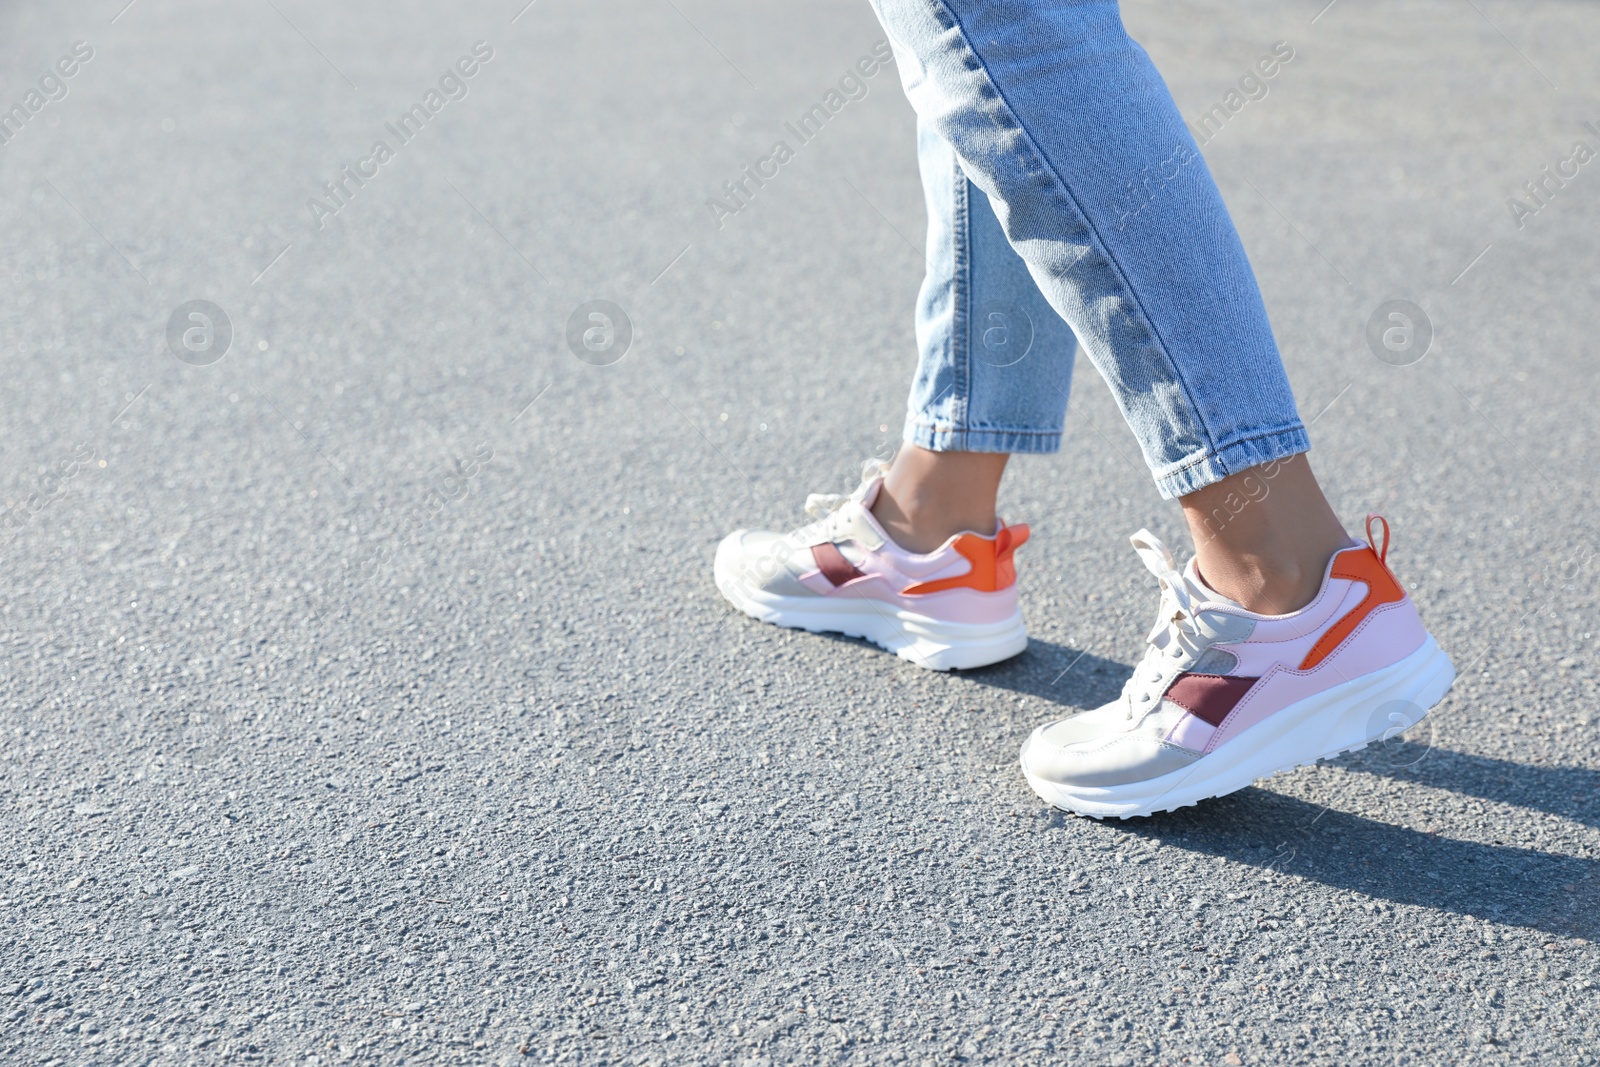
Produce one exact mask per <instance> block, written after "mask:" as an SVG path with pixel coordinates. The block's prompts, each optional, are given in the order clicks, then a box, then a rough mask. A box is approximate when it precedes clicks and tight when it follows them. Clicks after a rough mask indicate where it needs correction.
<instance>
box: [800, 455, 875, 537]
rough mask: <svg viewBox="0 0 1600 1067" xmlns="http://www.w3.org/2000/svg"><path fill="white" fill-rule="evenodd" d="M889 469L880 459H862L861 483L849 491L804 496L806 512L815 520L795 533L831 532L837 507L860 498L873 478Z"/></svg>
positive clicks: (824, 533) (825, 533) (826, 533)
mask: <svg viewBox="0 0 1600 1067" xmlns="http://www.w3.org/2000/svg"><path fill="white" fill-rule="evenodd" d="M888 469H889V464H888V463H887V462H886V461H884V460H881V459H868V460H863V461H862V463H861V484H860V485H858V486H856V488H855V490H854V491H853V492H849V493H812V494H810V495H809V496H807V497H806V514H807V515H810V516H811V517H812V518H814V519H817V520H818V521H817V522H814V523H811V524H810V525H808V526H804V527H801V528H800V529H799V530H796V531H795V532H796V533H797V534H809V533H811V532H812V531H813V530H815V531H817V532H818V533H819V534H822V535H828V534H831V533H832V532H833V518H834V516H835V515H836V514H837V513H838V511H839V509H840V508H842V507H844V506H845V505H846V504H847V503H849V502H850V501H851V500H860V499H862V498H863V497H864V496H865V494H866V491H867V486H869V485H871V484H872V482H873V479H875V478H879V477H881V476H882V475H883V474H884V472H886V471H887V470H888Z"/></svg>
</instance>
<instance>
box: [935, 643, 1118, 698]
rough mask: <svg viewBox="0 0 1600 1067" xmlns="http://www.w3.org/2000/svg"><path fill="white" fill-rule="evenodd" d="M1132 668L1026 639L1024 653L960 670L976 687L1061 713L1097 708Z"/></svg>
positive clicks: (1072, 649)
mask: <svg viewBox="0 0 1600 1067" xmlns="http://www.w3.org/2000/svg"><path fill="white" fill-rule="evenodd" d="M1132 673H1133V668H1132V667H1131V666H1129V665H1128V664H1126V663H1118V662H1117V661H1116V660H1111V659H1106V658H1105V657H1104V656H1096V655H1094V654H1093V653H1090V652H1087V651H1084V650H1081V649H1076V648H1068V647H1067V646H1066V645H1058V644H1056V643H1055V642H1053V641H1041V640H1039V639H1038V638H1037V637H1030V638H1028V648H1027V651H1025V652H1023V653H1022V654H1021V655H1019V656H1013V657H1012V658H1011V659H1008V660H1005V661H1003V662H1001V663H996V664H995V665H994V666H992V667H979V668H978V669H976V670H970V671H962V672H961V676H962V677H963V678H967V679H969V680H971V681H973V682H976V683H977V684H979V685H992V686H994V687H995V688H997V689H1005V690H1009V691H1010V692H1013V693H1026V694H1028V695H1029V696H1035V697H1038V698H1039V699H1041V700H1048V701H1050V702H1052V703H1055V704H1060V705H1062V707H1063V708H1065V709H1067V710H1066V711H1065V712H1063V714H1069V713H1071V712H1073V711H1080V710H1083V709H1085V708H1097V707H1099V706H1100V705H1101V704H1104V703H1106V702H1107V701H1110V700H1114V699H1115V698H1116V696H1117V694H1118V693H1120V692H1122V683H1123V682H1125V681H1127V680H1128V676H1129V675H1130V674H1132Z"/></svg>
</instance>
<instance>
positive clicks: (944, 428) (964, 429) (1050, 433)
mask: <svg viewBox="0 0 1600 1067" xmlns="http://www.w3.org/2000/svg"><path fill="white" fill-rule="evenodd" d="M912 425H913V426H915V427H917V428H918V429H919V430H931V431H932V432H934V433H971V434H993V435H995V436H999V435H1002V434H1004V435H1007V436H1010V437H1060V436H1061V435H1062V433H1063V432H1064V431H1062V430H1008V429H1005V428H1004V427H1001V428H998V429H997V428H992V427H987V426H971V425H966V424H954V423H952V424H949V425H942V424H940V423H937V422H923V421H922V420H920V419H914V420H912Z"/></svg>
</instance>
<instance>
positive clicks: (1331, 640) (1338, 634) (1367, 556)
mask: <svg viewBox="0 0 1600 1067" xmlns="http://www.w3.org/2000/svg"><path fill="white" fill-rule="evenodd" d="M1374 520H1376V521H1378V522H1380V523H1383V547H1382V548H1379V547H1378V545H1377V544H1376V543H1375V542H1374V540H1373V536H1372V524H1373V521H1374ZM1367 545H1368V547H1366V548H1347V549H1345V550H1344V551H1343V552H1340V553H1339V554H1338V555H1337V556H1334V557H1333V566H1332V567H1330V568H1328V576H1329V577H1330V578H1343V579H1345V580H1346V581H1352V582H1360V583H1362V584H1363V585H1365V586H1366V587H1367V593H1366V595H1365V596H1364V597H1362V598H1361V603H1359V604H1357V605H1356V606H1355V607H1354V608H1352V609H1350V611H1348V612H1347V613H1345V615H1344V616H1343V617H1342V618H1340V619H1339V621H1338V622H1336V623H1334V624H1333V626H1332V627H1330V628H1329V629H1328V632H1327V633H1325V634H1323V635H1322V637H1321V639H1320V640H1318V641H1317V643H1316V644H1315V645H1313V646H1312V647H1311V651H1310V652H1308V653H1306V658H1305V659H1304V660H1302V661H1301V663H1300V669H1301V670H1303V671H1308V670H1310V669H1311V668H1312V667H1315V666H1316V665H1317V664H1319V663H1321V662H1322V661H1323V660H1324V659H1326V658H1327V657H1328V656H1329V655H1331V654H1332V653H1333V651H1334V649H1336V648H1338V647H1339V645H1340V644H1341V643H1342V642H1343V641H1344V639H1345V638H1347V637H1349V636H1350V634H1351V633H1353V632H1354V631H1355V628H1356V627H1357V626H1358V625H1360V623H1361V621H1362V620H1363V619H1365V618H1366V617H1367V616H1368V615H1371V614H1372V613H1373V612H1374V611H1375V610H1377V609H1378V608H1380V607H1382V606H1383V605H1385V604H1393V603H1394V602H1395V601H1397V600H1404V599H1405V595H1406V591H1405V590H1404V589H1402V588H1401V586H1400V582H1399V580H1398V579H1397V578H1395V576H1394V572H1393V571H1391V570H1390V569H1389V564H1388V563H1386V562H1385V561H1384V557H1385V556H1387V555H1388V554H1389V524H1388V523H1387V522H1385V521H1384V518H1383V516H1381V515H1368V516H1367Z"/></svg>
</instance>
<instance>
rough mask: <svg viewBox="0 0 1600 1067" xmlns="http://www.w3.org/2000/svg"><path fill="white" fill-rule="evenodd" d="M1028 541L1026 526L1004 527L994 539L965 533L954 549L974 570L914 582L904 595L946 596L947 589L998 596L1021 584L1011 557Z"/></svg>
mask: <svg viewBox="0 0 1600 1067" xmlns="http://www.w3.org/2000/svg"><path fill="white" fill-rule="evenodd" d="M1027 540H1028V527H1027V525H1026V524H1025V523H1018V524H1017V525H1015V526H1002V527H1000V529H999V531H998V532H997V533H996V534H995V535H994V536H993V537H979V536H978V535H977V534H962V535H961V536H960V537H957V538H956V539H955V541H954V543H953V544H951V546H950V547H951V548H953V549H955V550H956V551H957V552H959V553H961V554H962V555H963V556H965V557H966V558H967V562H968V563H970V564H972V569H971V570H969V571H967V573H965V574H958V575H956V576H955V577H954V578H940V579H937V580H936V581H932V582H913V583H912V584H910V585H908V586H906V587H905V588H904V589H902V590H900V593H901V595H902V596H916V595H917V594H919V593H942V592H944V591H945V590H946V589H976V590H977V591H978V592H980V593H995V592H998V591H1000V590H1001V589H1007V588H1010V587H1011V586H1013V585H1015V584H1016V582H1017V565H1016V564H1015V563H1014V562H1013V561H1012V559H1011V554H1012V553H1013V552H1015V551H1016V550H1017V548H1018V547H1020V546H1021V545H1023V544H1025V543H1026V542H1027Z"/></svg>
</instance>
